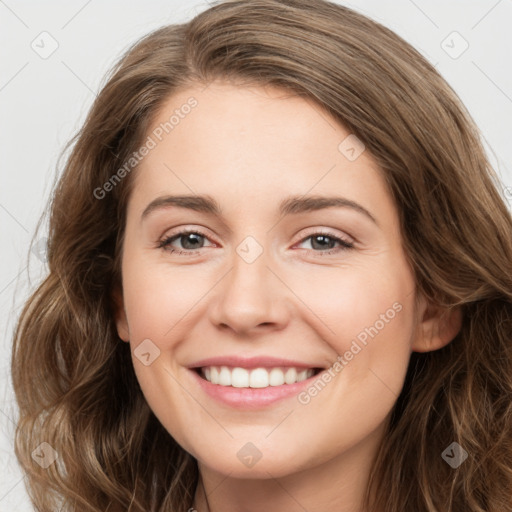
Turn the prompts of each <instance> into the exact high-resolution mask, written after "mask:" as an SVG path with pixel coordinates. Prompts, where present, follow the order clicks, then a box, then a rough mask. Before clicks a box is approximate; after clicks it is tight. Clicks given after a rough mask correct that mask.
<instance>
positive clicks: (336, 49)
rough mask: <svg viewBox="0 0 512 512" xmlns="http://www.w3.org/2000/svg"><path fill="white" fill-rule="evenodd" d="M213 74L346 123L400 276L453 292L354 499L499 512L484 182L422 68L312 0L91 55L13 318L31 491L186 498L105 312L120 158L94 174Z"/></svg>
mask: <svg viewBox="0 0 512 512" xmlns="http://www.w3.org/2000/svg"><path fill="white" fill-rule="evenodd" d="M217 78H221V79H229V80H233V81H236V83H237V84H240V86H241V87H243V86H244V85H245V84H248V85H267V84H268V85H274V86H278V87H281V88H283V89H286V90H288V91H291V92H292V93H294V94H297V95H300V96H302V97H305V98H309V99H311V100H314V101H315V102H316V103H317V104H318V105H320V106H322V107H323V108H325V109H326V110H327V112H329V113H330V114H331V115H332V116H334V118H335V119H337V120H339V122H340V123H342V124H343V125H344V126H345V127H347V128H348V129H350V131H351V133H354V134H355V135H356V136H357V137H358V138H359V139H360V140H362V141H363V143H364V144H365V146H366V148H367V149H368V151H369V152H370V153H371V154H372V155H373V156H374V158H375V159H376V160H377V162H378V163H379V165H380V167H381V169H382V172H383V175H384V176H385V179H386V181H387V183H388V185H389V189H390V191H391V193H392V196H393V198H394V201H395V204H396V207H397V210H398V212H399V218H400V224H401V233H402V237H403V247H404V250H405V252H406V254H407V256H408V258H409V260H410V262H411V265H412V268H413V270H414V274H415V279H416V283H417V290H418V293H422V294H424V296H425V297H426V298H428V299H429V300H430V301H432V302H433V303H435V304H438V305H442V306H443V307H445V308H447V309H450V308H455V307H458V308H461V309H462V312H463V324H462V328H461V330H460V332H459V333H458V335H457V336H456V337H455V339H454V340H453V341H452V342H451V343H449V344H448V345H447V346H446V347H444V348H442V349H440V350H436V351H433V352H428V353H413V354H412V356H411V360H410V364H409V368H408V373H407V377H406V381H405V384H404V387H403V390H402V393H401V395H400V396H399V398H398V400H397V402H396V405H395V407H394V408H393V413H392V418H391V422H390V425H389V430H388V432H387V434H386V436H385V439H384V442H383V443H382V446H381V449H380V451H379V452H378V454H377V456H376V459H375V461H374V465H373V469H372V474H371V479H370V485H369V487H368V492H367V495H366V497H365V505H366V506H367V510H374V508H373V506H374V504H373V503H372V501H373V498H372V497H371V493H370V489H371V490H373V493H372V495H373V496H378V505H379V510H382V511H385V512H403V511H404V510H407V511H415V512H423V511H428V512H447V511H454V512H455V511H457V512H462V511H464V512H504V511H510V510H512V504H511V491H512V219H511V215H510V212H509V210H508V209H507V206H506V204H505V202H504V199H503V196H502V193H501V192H500V187H501V184H500V180H499V178H498V176H497V174H496V173H495V171H494V170H493V169H492V168H491V166H490V165H489V162H488V160H487V158H486V155H485V152H484V149H483V147H482V144H481V141H480V135H479V132H478V130H477V128H476V127H475V124H474V122H473V121H472V119H471V117H470V115H469V114H468V112H467V111H466V110H465V108H464V106H463V105H462V104H461V102H460V100H459V99H458V98H457V96H456V94H455V93H454V92H453V90H452V89H451V88H450V86H449V85H448V84H447V83H446V82H445V81H444V80H443V79H442V78H441V77H440V76H439V74H438V73H437V72H436V70H435V69H434V68H433V67H432V66H431V65H430V64H429V63H428V62H427V61H426V60H425V59H424V58H423V57H422V56H421V55H420V54H419V53H418V52H417V51H416V50H415V49H414V48H413V47H411V45H409V44H408V43H407V42H405V41H404V40H403V39H401V38H400V37H399V36H397V35H396V34H395V33H393V32H392V31H391V30H389V29H387V28H385V27H384V26H382V25H380V24H378V23H376V22H374V21H372V20H370V19H368V18H366V17H364V16H363V15H361V14H358V13H356V12H354V11H352V10H350V9H348V8H346V7H343V6H340V5H336V4H333V3H330V2H327V1H324V0H250V1H243V0H234V1H225V2H222V3H218V4H215V5H214V6H213V7H211V8H209V9H208V10H206V11H204V12H202V13H200V14H199V15H197V16H196V17H195V18H194V19H192V20H191V21H190V22H188V23H185V24H180V25H170V26H165V27H163V28H160V29H158V30H156V31H154V32H153V33H151V34H149V35H147V36H146V37H144V38H143V39H142V40H140V41H139V42H137V43H136V44H135V45H134V46H133V47H132V48H130V49H129V50H128V51H127V52H126V54H125V55H124V56H123V58H122V59H121V60H120V61H119V62H118V63H117V64H116V65H115V67H114V68H113V69H112V70H111V72H110V73H109V76H108V80H107V82H106V84H105V85H104V87H103V89H102V90H101V92H100V94H99V95H98V97H97V98H96V100H95V102H94V104H93V106H92V108H91V110H90V112H89V115H88V117H87V119H86V121H85V124H84V126H83V127H82V129H81V130H80V131H79V133H78V134H77V135H76V136H75V137H74V139H73V140H72V141H71V142H70V145H69V147H70V148H71V147H72V151H71V152H70V155H69V158H68V159H67V163H66V166H65V169H64V171H63V173H62V176H61V177H60V179H59V182H58V184H57V186H56V188H55V191H54V195H53V197H52V198H51V199H50V202H49V205H48V208H47V209H49V210H50V223H49V234H48V253H47V258H48V260H47V261H48V275H47V277H46V278H45V279H44V280H43V281H42V283H41V284H40V285H39V286H38V287H37V289H36V290H35V291H34V292H33V294H32V295H31V296H30V298H29V299H28V301H27V302H26V304H25V306H24V308H23V310H22V313H21V316H20V318H19V321H18V323H17V325H16V330H15V334H14V347H13V355H12V378H13V385H14V390H15V394H16V399H17V403H18V406H19V414H20V416H19V421H18V428H17V431H16V439H15V451H16V456H17V458H18V460H19V463H20V465H21V467H22V468H23V470H24V471H25V472H26V474H27V477H28V478H27V482H28V491H29V495H30V497H31V500H32V501H33V503H34V505H35V507H36V509H37V510H38V511H52V512H53V511H55V510H57V509H58V508H59V507H62V508H61V510H66V511H80V512H89V511H91V512H92V511H95V512H105V511H109V512H113V511H117V510H128V511H131V512H135V511H144V512H147V511H149V510H151V511H160V512H164V511H171V510H172V511H173V512H174V511H176V512H185V511H187V510H188V508H189V507H190V506H191V504H192V498H193V495H194V491H195V487H196V484H197V481H198V470H197V463H196V461H195V459H194V458H193V457H192V456H191V455H190V454H189V453H187V452H186V451H184V450H183V449H182V448H181V447H180V446H179V445H178V444H177V443H176V442H175V441H174V439H173V438H172V436H170V435H169V433H168V432H167V431H166V430H165V429H164V428H163V426H162V425H161V424H160V423H159V422H158V420H157V419H156V417H155V416H154V414H153V413H152V411H151V410H150V408H149V406H148V404H147V403H146V401H145V399H144V397H143V395H142V392H141V390H140V388H139V385H138V382H137V379H136V376H135V373H134V370H133V365H132V362H131V355H130V348H129V345H128V344H126V343H122V342H121V341H120V338H119V337H118V335H117V331H116V328H115V325H114V321H113V318H114V309H113V300H112V291H113V290H114V289H115V288H116V287H119V286H120V283H121V281H120V249H121V246H122V241H123V233H124V227H125V214H126V204H127V199H128V197H129V195H130V190H131V189H130V187H131V186H132V185H131V184H132V183H133V176H134V174H135V172H136V168H134V169H133V170H130V171H129V172H127V173H126V176H124V177H123V179H121V180H119V182H116V183H115V186H112V187H108V189H109V190H108V192H105V194H103V193H102V195H103V197H101V198H98V196H99V194H98V193H96V194H95V193H94V191H95V190H96V191H97V190H98V189H102V190H104V191H105V190H106V188H105V187H104V184H105V183H107V182H109V180H111V179H112V176H113V175H114V174H116V172H117V171H118V169H120V168H121V167H122V166H123V165H124V163H125V162H126V161H128V160H129V159H130V155H132V154H133V152H134V151H136V150H137V149H138V148H139V147H140V145H141V144H142V143H143V141H144V140H145V138H146V137H147V130H148V129H149V127H150V124H151V121H152V119H154V117H155V114H156V113H157V112H158V109H159V108H160V107H161V106H162V104H163V102H164V101H166V100H167V99H168V98H169V96H170V95H172V94H173V93H174V92H176V91H177V90H178V89H183V88H186V87H187V86H189V85H191V84H197V83H199V84H204V85H207V84H208V83H210V82H211V81H212V80H214V79H217ZM195 112H196V113H197V115H200V114H199V112H200V105H199V106H198V107H197V110H196V111H195ZM110 183H112V182H110ZM102 187H103V188H102ZM42 442H47V443H48V444H49V445H50V446H51V447H52V448H53V449H54V450H55V451H56V452H57V454H58V458H57V459H56V460H55V462H54V463H53V464H51V465H49V466H48V467H47V468H42V467H41V466H40V465H38V464H36V463H35V462H34V459H33V457H32V456H31V454H32V452H33V451H34V450H35V449H36V447H38V446H39V445H40V444H41V443H42ZM453 442H456V443H458V444H459V445H460V446H461V447H462V449H464V450H465V451H466V452H467V454H468V457H467V459H466V460H465V461H464V462H463V463H462V464H460V465H459V466H458V467H457V468H453V467H451V466H450V465H449V464H448V463H447V462H446V460H445V459H444V458H443V457H442V453H443V451H444V450H445V449H446V448H447V447H448V446H450V444H451V443H453Z"/></svg>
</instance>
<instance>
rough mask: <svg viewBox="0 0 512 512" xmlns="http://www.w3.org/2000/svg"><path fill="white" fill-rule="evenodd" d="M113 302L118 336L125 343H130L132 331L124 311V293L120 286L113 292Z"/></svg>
mask: <svg viewBox="0 0 512 512" xmlns="http://www.w3.org/2000/svg"><path fill="white" fill-rule="evenodd" d="M112 300H113V303H114V312H115V322H116V327H117V334H118V335H119V337H120V338H121V339H122V340H123V341H130V329H129V327H128V319H127V317H126V311H125V309H124V299H123V292H122V290H121V289H120V288H119V287H118V286H115V287H114V289H113V291H112Z"/></svg>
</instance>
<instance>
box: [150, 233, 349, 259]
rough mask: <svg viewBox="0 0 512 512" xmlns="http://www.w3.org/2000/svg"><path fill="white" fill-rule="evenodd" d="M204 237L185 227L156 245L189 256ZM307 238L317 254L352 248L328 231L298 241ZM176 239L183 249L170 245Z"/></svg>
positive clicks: (333, 252)
mask: <svg viewBox="0 0 512 512" xmlns="http://www.w3.org/2000/svg"><path fill="white" fill-rule="evenodd" d="M204 239H207V236H206V235H205V234H203V233H202V232H201V231H197V230H190V229H187V230H182V231H179V232H178V233H175V234H173V235H171V236H167V237H165V238H164V239H163V240H161V241H160V242H159V244H158V247H159V248H161V249H164V250H166V251H168V252H170V253H175V254H181V255H189V256H190V255H193V254H196V253H197V252H198V251H199V249H202V248H203V247H204V245H203V244H202V243H201V241H202V240H203V241H204ZM309 239H311V247H312V249H307V251H308V252H313V253H317V254H318V253H321V254H327V255H330V254H335V253H338V252H340V251H345V250H348V249H353V248H354V244H353V243H352V242H350V241H348V240H345V239H344V238H340V237H338V236H336V235H334V234H333V233H331V232H329V231H320V232H315V233H313V234H311V235H309V236H307V237H306V238H303V239H302V240H301V242H300V243H301V244H302V243H304V242H306V240H309ZM178 240H179V241H180V243H181V245H182V248H183V249H184V250H181V249H179V248H175V247H173V246H172V245H171V244H173V243H174V242H175V241H178ZM333 244H334V245H336V244H338V247H337V248H336V247H333ZM316 249H318V250H316ZM326 249H327V250H326Z"/></svg>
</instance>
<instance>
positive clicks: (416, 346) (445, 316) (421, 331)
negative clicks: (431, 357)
mask: <svg viewBox="0 0 512 512" xmlns="http://www.w3.org/2000/svg"><path fill="white" fill-rule="evenodd" d="M461 326H462V311H461V309H460V307H458V308H454V309H446V308H443V307H441V306H437V305H434V304H431V303H427V302H426V300H425V299H424V298H423V297H422V300H421V306H420V308H419V325H418V335H417V336H416V339H415V340H414V342H413V344H412V347H411V348H412V351H413V352H431V351H433V350H438V349H440V348H443V347H444V346H446V345H448V343H450V341H452V340H453V338H455V336H457V334H458V333H459V331H460V329H461Z"/></svg>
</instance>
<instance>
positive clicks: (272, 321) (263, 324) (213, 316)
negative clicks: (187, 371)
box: [210, 250, 291, 336]
mask: <svg viewBox="0 0 512 512" xmlns="http://www.w3.org/2000/svg"><path fill="white" fill-rule="evenodd" d="M240 254H243V253H242V252H241V253H240ZM240 254H239V253H238V252H236V251H234V253H233V257H232V265H231V268H230V270H229V271H228V272H227V274H225V275H224V277H223V278H222V279H221V281H220V282H219V283H218V284H217V286H216V287H215V289H216V290H217V291H216V294H215V298H214V300H213V304H212V306H211V308H210V320H211V321H212V322H213V323H214V324H215V325H216V327H217V328H219V329H224V330H227V329H231V330H232V331H233V332H234V333H236V334H238V335H245V336H247V335H251V334H256V333H258V332H263V331H268V330H280V329H283V328H284V327H285V326H286V324H287V323H288V321H289V316H290V308H291V300H290V295H291V292H290V291H289V289H288V288H287V287H286V285H285V284H284V283H283V279H282V278H281V277H280V276H278V274H277V273H276V272H275V271H274V270H273V269H272V268H271V266H275V265H272V262H271V261H269V260H271V258H270V257H269V256H268V251H266V250H263V253H262V254H260V255H259V256H258V257H257V258H256V259H255V260H254V261H252V262H251V260H250V259H247V258H245V257H244V256H241V255H240Z"/></svg>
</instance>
